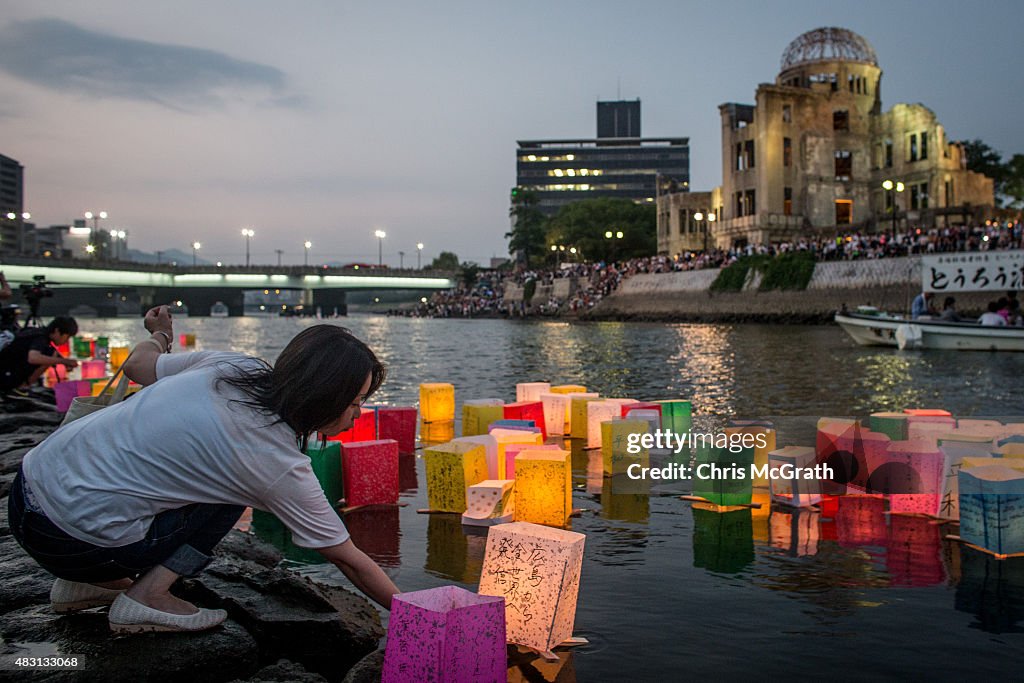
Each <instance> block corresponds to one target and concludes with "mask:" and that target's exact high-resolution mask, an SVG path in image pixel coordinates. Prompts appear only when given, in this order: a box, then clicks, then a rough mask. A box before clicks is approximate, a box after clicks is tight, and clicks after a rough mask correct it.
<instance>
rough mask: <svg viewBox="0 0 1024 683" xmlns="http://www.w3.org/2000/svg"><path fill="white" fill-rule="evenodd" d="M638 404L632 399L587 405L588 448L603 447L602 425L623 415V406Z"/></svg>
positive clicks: (609, 399)
mask: <svg viewBox="0 0 1024 683" xmlns="http://www.w3.org/2000/svg"><path fill="white" fill-rule="evenodd" d="M633 403H637V401H636V400H634V399H631V398H606V399H604V400H602V401H591V402H590V403H588V404H587V448H600V447H601V423H602V422H607V421H608V420H614V419H616V418H618V417H619V416H620V415H622V406H623V405H625V404H633Z"/></svg>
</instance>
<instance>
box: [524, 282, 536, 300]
mask: <svg viewBox="0 0 1024 683" xmlns="http://www.w3.org/2000/svg"><path fill="white" fill-rule="evenodd" d="M536 293H537V281H536V280H527V281H526V284H525V285H523V301H525V302H526V303H530V302H531V301H533V295H534V294H536Z"/></svg>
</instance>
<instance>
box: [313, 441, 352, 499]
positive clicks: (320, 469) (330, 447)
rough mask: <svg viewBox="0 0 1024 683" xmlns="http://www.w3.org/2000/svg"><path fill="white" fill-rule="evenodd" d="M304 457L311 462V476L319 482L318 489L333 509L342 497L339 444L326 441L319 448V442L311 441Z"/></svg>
mask: <svg viewBox="0 0 1024 683" xmlns="http://www.w3.org/2000/svg"><path fill="white" fill-rule="evenodd" d="M306 455H308V456H309V459H310V461H312V466H313V474H314V475H316V479H317V481H319V482H320V488H322V489H323V490H324V495H326V496H327V501H328V502H329V503H330V504H331V506H332V507H333V506H334V505H336V504H337V502H338V501H339V500H341V498H342V496H343V495H344V490H343V489H342V485H341V444H340V443H338V442H337V441H328V442H326V443H325V444H323V446H322V447H321V445H320V442H319V441H313V440H311V441H310V445H309V447H308V448H307V449H306Z"/></svg>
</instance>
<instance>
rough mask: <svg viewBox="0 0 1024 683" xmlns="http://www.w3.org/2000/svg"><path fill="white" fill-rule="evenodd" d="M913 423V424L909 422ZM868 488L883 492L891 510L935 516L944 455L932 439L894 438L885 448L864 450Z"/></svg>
mask: <svg viewBox="0 0 1024 683" xmlns="http://www.w3.org/2000/svg"><path fill="white" fill-rule="evenodd" d="M911 426H913V425H911ZM865 462H866V463H867V466H868V471H869V472H870V474H869V475H868V491H869V492H871V493H882V494H885V497H886V498H887V499H888V500H889V511H890V512H912V513H919V514H925V515H934V514H935V511H936V510H938V509H939V503H940V501H941V499H942V488H943V470H942V467H943V455H942V452H941V451H940V450H939V448H938V446H937V445H936V442H935V441H932V440H931V439H912V440H909V441H893V442H891V443H889V444H888V446H887V447H886V448H885V450H881V449H879V450H877V451H875V450H874V449H870V448H867V449H865Z"/></svg>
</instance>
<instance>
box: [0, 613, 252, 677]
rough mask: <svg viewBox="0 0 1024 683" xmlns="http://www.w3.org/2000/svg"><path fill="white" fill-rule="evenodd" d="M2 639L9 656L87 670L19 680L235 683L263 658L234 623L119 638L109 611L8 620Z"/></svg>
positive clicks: (0, 630) (1, 622)
mask: <svg viewBox="0 0 1024 683" xmlns="http://www.w3.org/2000/svg"><path fill="white" fill-rule="evenodd" d="M0 636H2V637H3V642H4V644H3V646H2V647H3V651H4V653H5V654H23V655H29V656H32V655H34V656H46V655H55V654H60V655H65V656H66V655H79V656H82V657H84V659H85V667H86V668H85V669H84V670H80V671H53V672H47V673H45V674H36V675H35V676H34V677H33V676H32V675H25V676H22V675H19V680H46V681H75V682H76V683H77V682H78V681H104V682H107V681H160V682H161V683H163V682H166V681H185V682H187V683H200V682H201V681H210V682H220V681H231V680H235V679H237V678H245V677H248V676H251V675H252V674H253V673H254V672H255V671H256V669H257V662H258V658H259V651H258V649H257V646H256V641H255V640H254V639H253V638H252V636H251V635H249V634H248V633H246V632H245V630H244V629H243V628H242V627H241V626H239V625H238V624H236V623H234V622H232V621H227V622H225V623H224V624H223V625H222V626H219V627H217V628H215V629H212V630H210V631H203V632H201V633H145V634H138V635H132V636H123V637H114V636H113V635H112V634H111V633H110V627H109V626H108V625H107V615H106V612H105V611H98V610H88V611H85V612H78V613H74V614H68V615H58V614H54V613H53V612H52V611H50V607H49V605H46V606H36V607H27V608H24V609H21V610H18V611H15V612H8V613H7V614H5V615H3V616H2V617H0Z"/></svg>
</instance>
